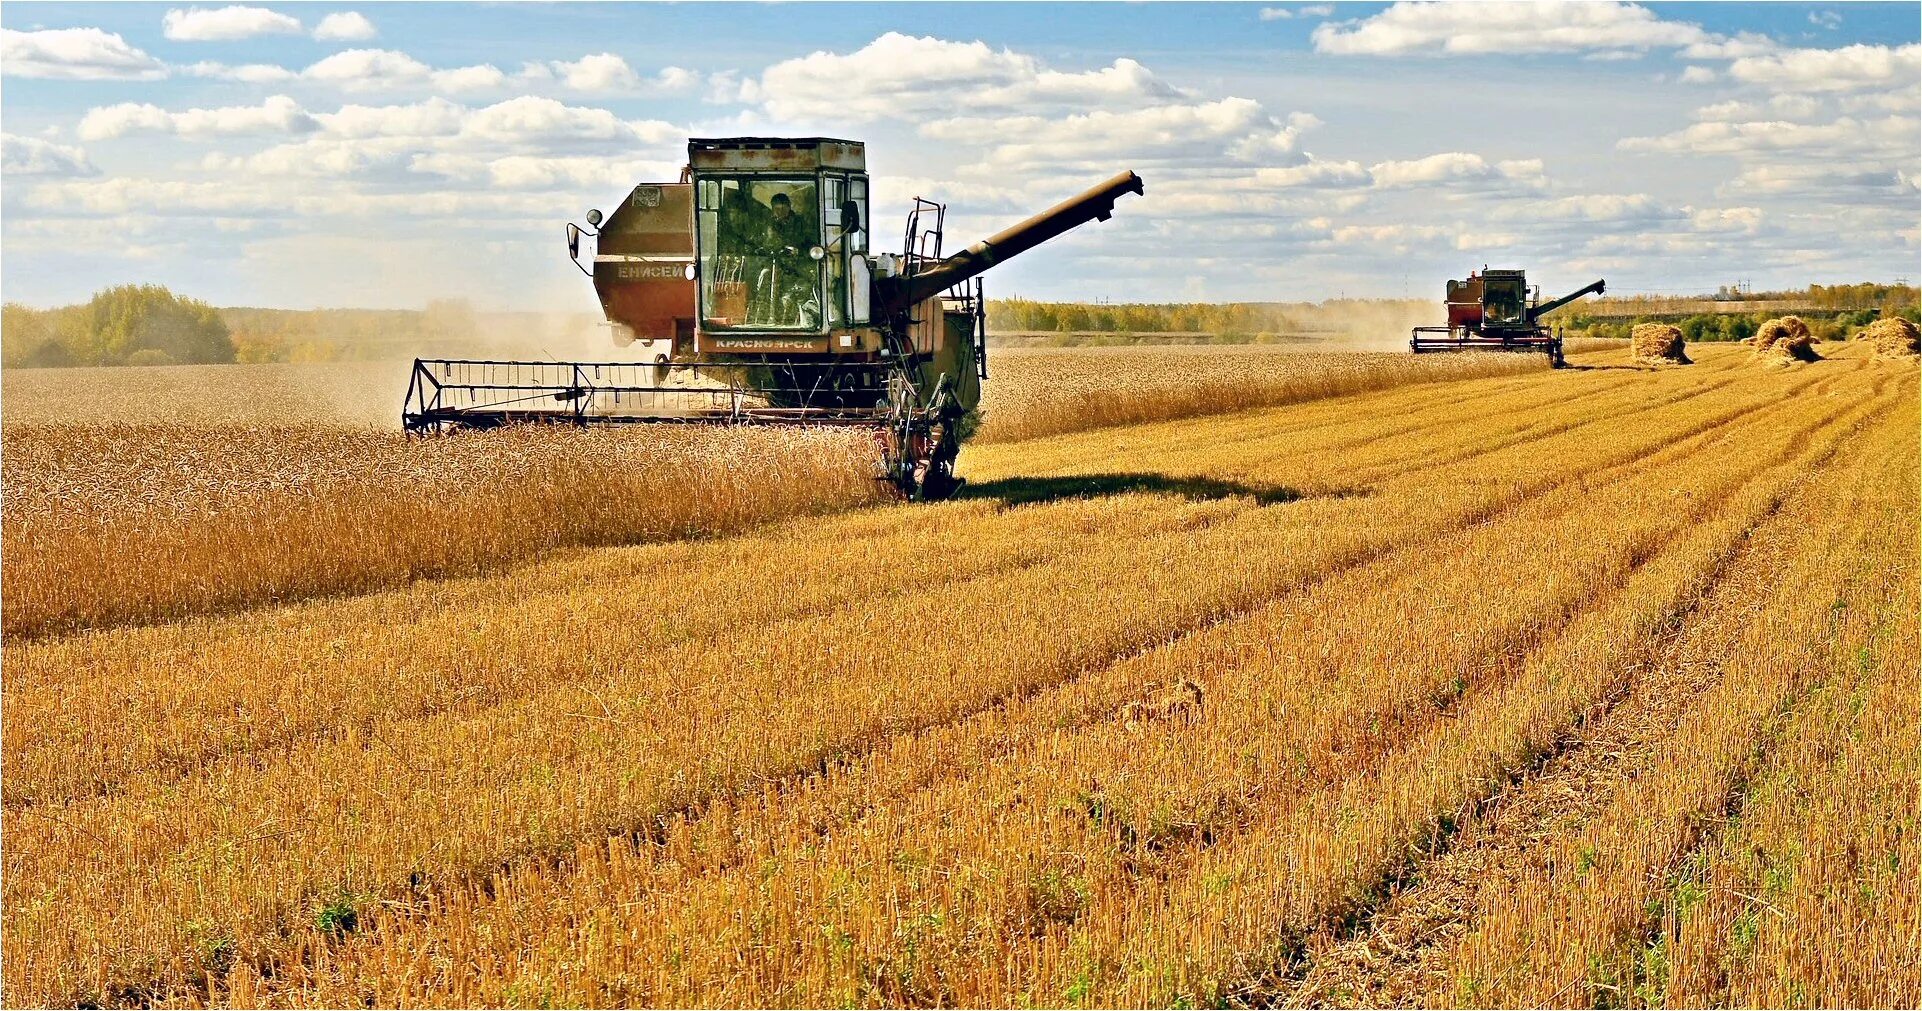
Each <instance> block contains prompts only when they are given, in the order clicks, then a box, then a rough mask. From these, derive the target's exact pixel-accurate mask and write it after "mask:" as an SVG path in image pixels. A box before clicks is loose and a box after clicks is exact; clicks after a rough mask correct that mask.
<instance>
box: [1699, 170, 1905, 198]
mask: <svg viewBox="0 0 1922 1011" xmlns="http://www.w3.org/2000/svg"><path fill="white" fill-rule="evenodd" d="M1916 182H1917V180H1916V177H1915V176H1914V175H1911V174H1908V173H1904V172H1902V171H1901V170H1900V169H1896V168H1893V167H1888V166H1874V165H1828V164H1815V165H1753V166H1750V167H1748V168H1746V169H1743V170H1742V173H1741V175H1739V176H1737V177H1736V178H1735V179H1734V180H1733V181H1732V182H1730V183H1729V184H1728V186H1727V187H1726V189H1727V191H1728V192H1729V193H1730V194H1744V195H1747V196H1749V197H1751V198H1782V199H1790V200H1793V201H1796V202H1798V203H1806V202H1812V201H1823V202H1830V203H1843V204H1870V203H1872V204H1890V203H1897V204H1905V205H1907V204H1913V203H1914V200H1915V196H1916V189H1917V186H1916Z"/></svg>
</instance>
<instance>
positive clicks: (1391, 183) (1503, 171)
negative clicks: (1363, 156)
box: [1368, 151, 1544, 189]
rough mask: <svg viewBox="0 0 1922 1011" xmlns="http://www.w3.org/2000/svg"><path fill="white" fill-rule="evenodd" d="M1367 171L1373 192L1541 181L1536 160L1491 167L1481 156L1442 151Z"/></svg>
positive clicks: (1370, 168)
mask: <svg viewBox="0 0 1922 1011" xmlns="http://www.w3.org/2000/svg"><path fill="white" fill-rule="evenodd" d="M1368 172H1369V175H1370V176H1371V177H1372V178H1373V180H1374V185H1375V188H1377V189H1404V188H1408V187H1415V186H1444V185H1452V184H1457V183H1463V182H1489V183H1497V184H1506V183H1521V184H1524V185H1527V186H1538V185H1540V184H1542V183H1543V182H1544V180H1543V177H1542V163H1541V160H1540V159H1535V158H1531V159H1528V160H1526V161H1502V162H1495V163H1492V164H1491V163H1490V162H1488V161H1487V160H1486V159H1484V158H1482V156H1481V155H1478V154H1470V153H1468V152H1465V151H1445V152H1443V153H1441V154H1431V155H1429V156H1428V157H1426V158H1417V159H1414V160H1412V161H1385V162H1380V163H1378V164H1376V165H1373V166H1370V167H1369V169H1368Z"/></svg>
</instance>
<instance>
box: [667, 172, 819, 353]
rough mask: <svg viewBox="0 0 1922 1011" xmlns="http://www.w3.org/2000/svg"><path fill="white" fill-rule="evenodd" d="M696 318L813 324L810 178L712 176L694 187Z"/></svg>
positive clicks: (745, 324)
mask: <svg viewBox="0 0 1922 1011" xmlns="http://www.w3.org/2000/svg"><path fill="white" fill-rule="evenodd" d="M697 191H698V194H697V199H698V204H697V211H698V215H699V230H700V246H701V248H700V259H701V288H700V296H701V323H702V326H703V327H706V328H710V329H731V328H733V329H738V328H751V329H756V330H818V329H820V327H821V322H822V311H821V306H822V298H821V295H822V292H821V274H822V270H821V264H820V263H819V262H817V261H815V260H814V258H813V257H812V256H811V255H810V253H811V250H813V249H814V247H816V246H817V245H819V244H820V243H821V237H822V236H821V217H820V199H819V194H818V191H819V187H818V186H817V185H816V184H815V182H814V181H813V180H811V179H759V178H710V179H702V180H701V181H700V185H699V186H698V187H697Z"/></svg>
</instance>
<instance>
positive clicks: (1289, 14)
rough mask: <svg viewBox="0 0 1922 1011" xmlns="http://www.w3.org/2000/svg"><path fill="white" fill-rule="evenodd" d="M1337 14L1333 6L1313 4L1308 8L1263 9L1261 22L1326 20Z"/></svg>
mask: <svg viewBox="0 0 1922 1011" xmlns="http://www.w3.org/2000/svg"><path fill="white" fill-rule="evenodd" d="M1333 13H1335V8H1334V5H1333V4H1313V5H1310V6H1307V7H1299V8H1294V7H1263V8H1262V9H1261V20H1263V21H1288V20H1292V19H1294V18H1325V17H1327V16H1328V15H1330V14H1333Z"/></svg>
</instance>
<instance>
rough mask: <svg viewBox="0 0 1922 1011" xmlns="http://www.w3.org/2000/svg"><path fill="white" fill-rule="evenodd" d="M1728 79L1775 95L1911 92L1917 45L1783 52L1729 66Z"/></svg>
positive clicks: (1921, 72) (1920, 50)
mask: <svg viewBox="0 0 1922 1011" xmlns="http://www.w3.org/2000/svg"><path fill="white" fill-rule="evenodd" d="M1728 72H1729V76H1730V77H1733V78H1735V79H1736V80H1738V81H1742V82H1745V83H1748V84H1760V85H1763V86H1765V87H1768V88H1772V89H1774V90H1777V91H1814V92H1832V91H1862V90H1865V89H1876V88H1895V87H1898V86H1899V87H1907V88H1914V87H1916V86H1917V82H1918V81H1922V43H1911V44H1909V45H1906V46H1900V47H1893V46H1869V45H1853V46H1843V47H1842V48H1840V49H1785V50H1783V51H1781V52H1778V53H1775V54H1772V55H1768V56H1751V57H1745V58H1743V59H1739V60H1736V61H1735V62H1734V63H1732V64H1730V65H1729V68H1728Z"/></svg>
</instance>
